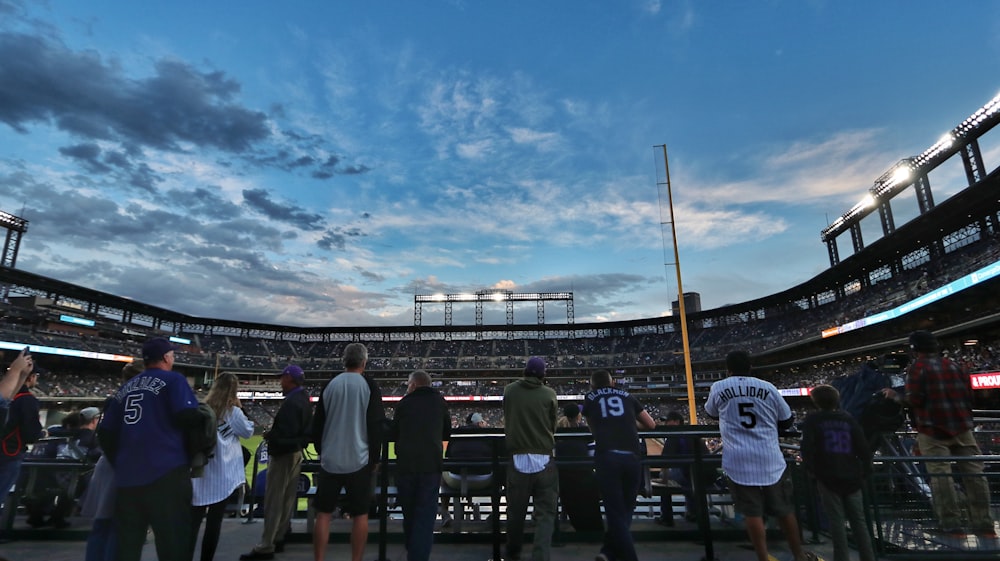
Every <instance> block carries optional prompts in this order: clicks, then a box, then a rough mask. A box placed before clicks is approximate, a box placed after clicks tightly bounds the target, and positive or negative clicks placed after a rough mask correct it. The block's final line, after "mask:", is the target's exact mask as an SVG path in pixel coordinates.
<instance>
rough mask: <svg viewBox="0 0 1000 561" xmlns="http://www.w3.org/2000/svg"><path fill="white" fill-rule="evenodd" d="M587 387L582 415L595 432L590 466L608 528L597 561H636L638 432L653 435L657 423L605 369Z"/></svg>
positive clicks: (594, 375)
mask: <svg viewBox="0 0 1000 561" xmlns="http://www.w3.org/2000/svg"><path fill="white" fill-rule="evenodd" d="M590 386H591V388H592V390H591V391H590V392H589V393H587V395H586V397H585V398H584V401H583V416H584V417H586V418H587V425H589V426H590V430H591V431H592V432H593V433H594V442H595V444H596V450H595V452H594V467H595V471H596V472H597V486H598V487H599V488H600V490H601V498H602V499H604V517H605V519H606V520H607V526H608V529H607V532H605V534H604V545H603V546H601V552H600V553H599V554H598V555H597V561H613V560H617V559H622V560H624V561H638V557H637V556H636V553H635V542H633V540H632V533H631V531H630V528H631V526H632V514H633V513H634V512H635V502H636V494H637V493H638V491H639V481H640V478H641V472H640V466H639V454H640V452H641V451H640V449H639V430H638V429H639V428H643V429H646V430H652V429H654V428H656V422H655V421H654V420H653V418H652V417H650V416H649V413H647V412H646V409H645V408H644V407H643V406H642V404H641V403H639V400H637V399H636V398H635V397H633V396H632V395H631V394H629V393H628V392H627V391H625V390H623V389H620V388H616V387H614V380H613V379H612V378H611V373H610V372H608V371H607V370H598V371H596V372H594V373H593V374H592V375H591V376H590Z"/></svg>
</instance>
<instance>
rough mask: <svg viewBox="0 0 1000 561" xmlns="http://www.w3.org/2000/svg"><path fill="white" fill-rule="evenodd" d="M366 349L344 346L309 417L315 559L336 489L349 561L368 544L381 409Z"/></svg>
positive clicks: (320, 554) (325, 537) (356, 560)
mask: <svg viewBox="0 0 1000 561" xmlns="http://www.w3.org/2000/svg"><path fill="white" fill-rule="evenodd" d="M367 365H368V349H367V348H366V347H365V346H364V345H363V344H361V343H351V344H349V345H347V346H346V347H344V372H341V373H340V374H336V375H334V377H333V378H332V379H331V380H330V381H329V382H327V384H326V387H324V388H323V393H322V395H321V396H320V400H319V402H318V403H317V404H316V415H315V417H314V418H313V429H312V433H313V438H314V441H315V445H316V453H317V454H319V457H320V468H321V469H320V471H319V472H318V473H317V474H316V479H317V482H316V501H315V502H316V525H315V526H314V527H313V555H314V556H315V558H316V560H317V561H321V560H322V559H323V558H324V556H325V555H326V546H327V543H328V542H329V540H330V518H331V517H332V515H333V510H334V508H336V506H337V499H338V497H339V496H340V491H341V489H344V488H346V490H347V492H346V494H347V499H346V508H344V511H345V512H346V513H347V514H349V515H350V516H351V561H361V559H362V557H363V555H364V552H365V544H366V543H367V542H368V512H369V510H370V508H371V498H372V486H373V480H372V479H373V476H374V475H375V473H376V470H377V469H378V464H379V461H380V459H381V455H382V423H383V422H384V421H385V409H384V408H383V405H382V394H381V392H380V391H379V389H378V385H377V384H376V383H375V381H374V380H372V379H371V378H370V377H368V376H366V375H365V373H364V372H365V367H366V366H367Z"/></svg>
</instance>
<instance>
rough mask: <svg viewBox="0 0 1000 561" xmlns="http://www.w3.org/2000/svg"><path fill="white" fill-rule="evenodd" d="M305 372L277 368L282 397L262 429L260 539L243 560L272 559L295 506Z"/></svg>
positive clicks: (307, 417) (307, 410)
mask: <svg viewBox="0 0 1000 561" xmlns="http://www.w3.org/2000/svg"><path fill="white" fill-rule="evenodd" d="M305 380H306V376H305V373H304V372H303V371H302V369H301V368H299V367H298V366H296V365H294V364H289V365H288V366H286V367H285V369H284V370H282V371H281V378H280V382H281V391H282V393H284V394H285V399H284V401H282V403H281V407H279V408H278V412H277V413H276V414H275V415H274V423H272V424H271V429H270V430H268V431H267V432H265V433H264V441H265V442H267V455H268V463H267V479H266V480H265V481H266V483H265V484H264V529H263V531H262V532H261V537H260V543H258V544H257V545H255V546H254V548H253V549H252V550H251V551H250V553H244V554H242V555H240V559H242V560H243V561H247V560H251V559H274V553H275V552H281V551H283V550H284V547H285V530H286V528H287V527H288V522H289V520H290V519H291V516H292V509H293V508H295V500H296V488H297V486H298V482H299V474H301V473H302V449H303V448H304V447H305V446H306V445H307V444H308V443H309V427H310V425H311V423H312V404H310V403H309V394H308V393H307V392H306V391H305V389H304V388H303V387H302V384H303V383H305Z"/></svg>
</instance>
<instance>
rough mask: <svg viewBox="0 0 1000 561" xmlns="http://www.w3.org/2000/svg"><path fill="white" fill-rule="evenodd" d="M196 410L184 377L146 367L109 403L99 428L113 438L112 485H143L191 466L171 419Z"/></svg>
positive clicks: (179, 435) (113, 396)
mask: <svg viewBox="0 0 1000 561" xmlns="http://www.w3.org/2000/svg"><path fill="white" fill-rule="evenodd" d="M197 406H198V399H197V398H196V397H195V395H194V392H193V391H191V386H190V385H189V384H188V381H187V378H185V377H184V376H182V375H180V374H178V373H177V372H173V371H170V370H160V369H158V368H150V369H147V370H145V371H143V372H142V374H139V375H137V376H135V377H134V378H132V379H131V380H129V381H127V382H125V383H124V384H122V387H121V388H119V389H118V391H117V392H116V393H115V394H114V395H112V396H111V399H109V400H108V406H107V409H105V411H104V419H103V420H102V421H101V428H102V429H103V430H108V431H110V432H116V433H118V437H119V440H118V457H117V458H116V459H115V484H116V486H118V487H135V486H139V485H148V484H150V483H152V482H154V481H156V480H157V479H159V478H160V477H162V476H164V475H165V474H167V473H168V472H170V471H172V470H174V469H176V468H178V467H180V466H184V465H188V464H190V463H191V458H190V456H188V452H187V447H186V446H185V438H184V433H183V432H182V431H181V429H179V428H177V426H176V424H175V422H174V419H175V417H176V416H177V413H178V412H180V411H181V410H183V409H189V408H194V407H197Z"/></svg>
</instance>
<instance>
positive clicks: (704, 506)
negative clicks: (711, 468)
mask: <svg viewBox="0 0 1000 561" xmlns="http://www.w3.org/2000/svg"><path fill="white" fill-rule="evenodd" d="M692 441H693V442H694V446H692V447H691V448H693V449H694V466H692V468H691V477H690V480H691V488H692V490H693V491H694V500H696V501H698V515H697V516H698V531H699V532H701V538H702V539H703V540H705V560H706V561H715V542H714V541H713V539H712V530H711V528H709V524H710V523H709V520H708V494H707V491H706V490H705V482H704V481H702V480H701V474H702V473H704V468H703V467H702V464H703V463H704V457H705V452H704V445H703V444H702V440H701V437H694V438H692ZM671 508H672V507H671ZM661 516H662V513H661ZM671 516H673V513H672V512H671Z"/></svg>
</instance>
